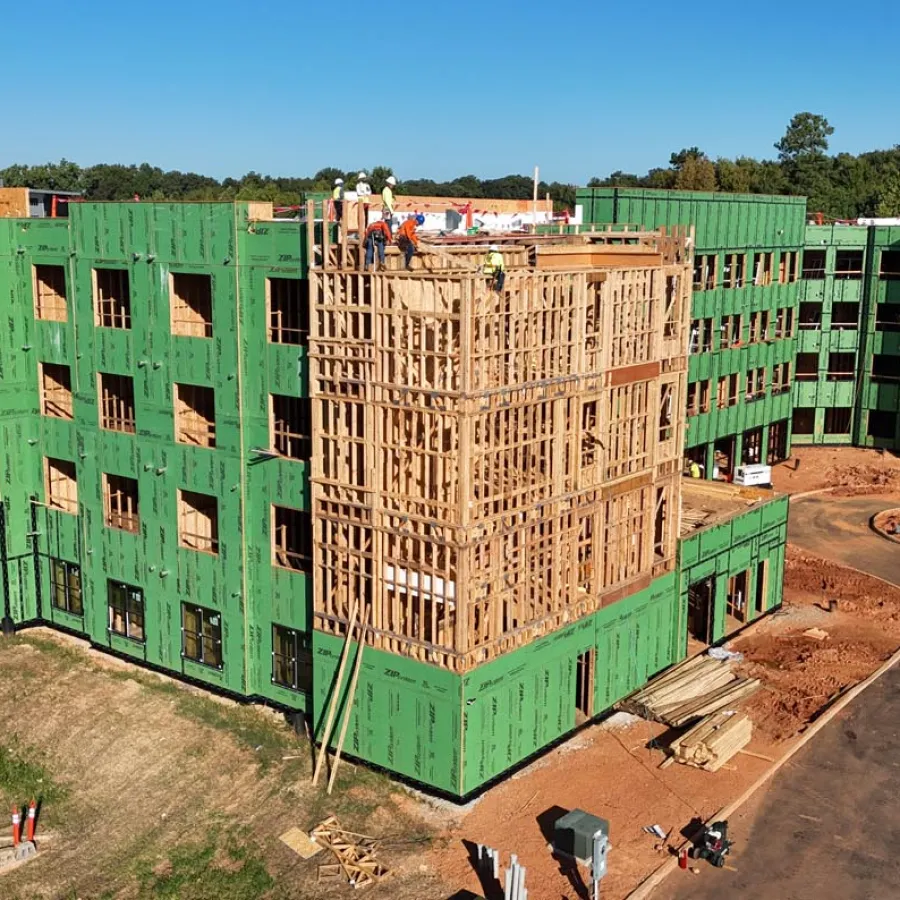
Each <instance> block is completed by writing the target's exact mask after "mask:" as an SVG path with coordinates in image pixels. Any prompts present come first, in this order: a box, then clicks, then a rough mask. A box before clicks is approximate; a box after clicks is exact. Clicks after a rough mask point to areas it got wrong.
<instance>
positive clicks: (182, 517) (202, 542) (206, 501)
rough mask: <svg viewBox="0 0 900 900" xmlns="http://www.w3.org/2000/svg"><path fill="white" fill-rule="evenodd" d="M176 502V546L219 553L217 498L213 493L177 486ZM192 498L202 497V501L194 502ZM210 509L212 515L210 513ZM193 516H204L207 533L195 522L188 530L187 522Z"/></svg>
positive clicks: (198, 517)
mask: <svg viewBox="0 0 900 900" xmlns="http://www.w3.org/2000/svg"><path fill="white" fill-rule="evenodd" d="M177 494H178V496H177V499H176V502H177V504H178V546H179V547H182V548H184V549H185V550H195V551H196V552H198V553H208V554H210V555H211V556H218V554H219V498H218V497H216V496H215V494H202V493H200V492H199V491H191V490H188V489H187V488H178V492H177ZM194 498H202V501H203V503H195V502H194ZM210 511H211V512H212V515H210ZM193 517H197V519H200V518H202V517H206V518H207V519H208V521H209V535H205V534H203V533H202V531H201V530H200V529H199V528H198V525H197V524H195V525H193V526H192V528H193V529H194V530H190V531H189V530H188V529H187V527H186V526H187V524H188V522H192V521H193ZM192 541H193V543H191V542H192Z"/></svg>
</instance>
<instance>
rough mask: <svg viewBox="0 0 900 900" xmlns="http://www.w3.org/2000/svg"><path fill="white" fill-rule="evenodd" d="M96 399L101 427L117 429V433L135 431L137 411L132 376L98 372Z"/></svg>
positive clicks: (111, 429) (107, 429)
mask: <svg viewBox="0 0 900 900" xmlns="http://www.w3.org/2000/svg"><path fill="white" fill-rule="evenodd" d="M97 400H98V402H97V407H98V410H99V413H100V428H101V429H103V430H104V431H117V432H118V433H119V434H135V433H136V431H137V411H136V409H135V400H134V377H133V376H131V375H119V374H117V373H114V372H98V373H97Z"/></svg>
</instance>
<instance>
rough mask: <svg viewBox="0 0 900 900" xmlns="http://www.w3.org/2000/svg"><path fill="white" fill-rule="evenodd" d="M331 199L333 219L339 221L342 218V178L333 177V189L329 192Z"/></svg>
mask: <svg viewBox="0 0 900 900" xmlns="http://www.w3.org/2000/svg"><path fill="white" fill-rule="evenodd" d="M331 200H332V203H333V204H334V220H335V221H336V222H340V221H341V219H343V218H344V179H343V178H335V179H334V190H333V191H332V192H331Z"/></svg>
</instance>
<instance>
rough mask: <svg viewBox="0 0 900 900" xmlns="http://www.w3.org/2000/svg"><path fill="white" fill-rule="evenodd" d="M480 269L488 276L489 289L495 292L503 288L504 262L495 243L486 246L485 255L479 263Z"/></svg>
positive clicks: (504, 277) (504, 279)
mask: <svg viewBox="0 0 900 900" xmlns="http://www.w3.org/2000/svg"><path fill="white" fill-rule="evenodd" d="M481 271H482V272H483V273H484V274H485V275H488V276H490V279H491V290H493V291H497V293H499V292H500V291H502V290H503V285H504V283H505V281H506V262H505V261H504V259H503V254H502V253H501V252H500V248H499V247H498V246H497V245H496V244H491V246H490V247H488V252H487V256H485V258H484V262H483V263H482V264H481Z"/></svg>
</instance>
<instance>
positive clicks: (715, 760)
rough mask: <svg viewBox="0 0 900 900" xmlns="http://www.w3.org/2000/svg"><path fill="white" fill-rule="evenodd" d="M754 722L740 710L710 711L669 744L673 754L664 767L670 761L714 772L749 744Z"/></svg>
mask: <svg viewBox="0 0 900 900" xmlns="http://www.w3.org/2000/svg"><path fill="white" fill-rule="evenodd" d="M752 736H753V723H752V722H751V721H750V719H748V718H747V716H745V715H741V714H739V713H725V712H718V713H713V714H712V715H711V716H706V718H704V719H702V720H701V721H700V722H698V723H697V724H696V725H695V726H694V727H693V728H691V729H690V730H689V731H686V732H685V733H684V734H683V735H681V737H678V738H675V740H674V741H672V743H671V744H669V750H670V751H671V753H672V756H670V757H669V758H668V759H667V760H666V761H665V762H664V763H663V766H667V765H670V764H671V763H673V762H680V763H682V765H686V766H694V767H695V768H698V769H705V770H706V771H707V772H716V771H718V770H719V769H721V768H722V766H724V765H725V763H727V762H728V760H729V759H731V757H732V756H734V755H735V754H736V753H738V752H739V751H740V750H741V749H742V748H744V747H746V746H747V744H749V743H750V738H751V737H752Z"/></svg>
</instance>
